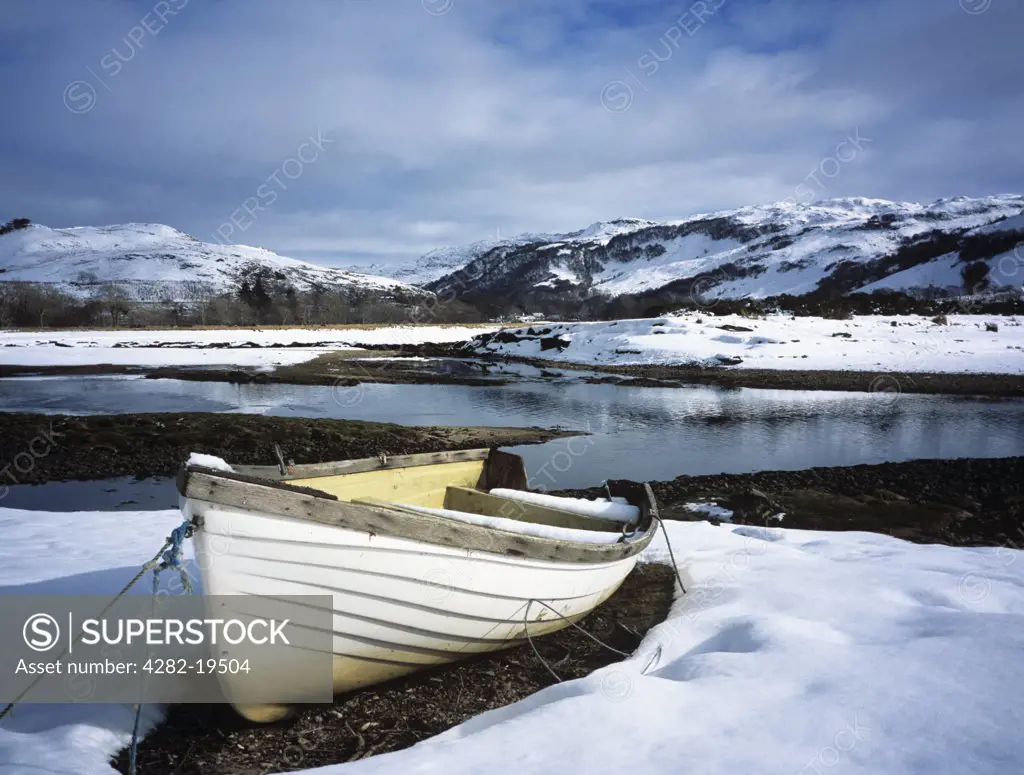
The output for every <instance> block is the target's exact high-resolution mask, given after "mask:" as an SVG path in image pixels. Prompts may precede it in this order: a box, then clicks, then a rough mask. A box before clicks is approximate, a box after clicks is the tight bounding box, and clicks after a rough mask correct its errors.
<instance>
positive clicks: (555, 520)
mask: <svg viewBox="0 0 1024 775" xmlns="http://www.w3.org/2000/svg"><path fill="white" fill-rule="evenodd" d="M444 507H445V508H446V509H451V510H452V511H468V512H469V513H470V514H483V515H484V516H488V517H504V518H505V519H514V520H517V521H519V522H529V523H531V524H534V525H552V526H554V527H567V528H570V529H572V530H593V531H596V532H598V533H621V532H622V528H621V525H617V524H616V523H614V522H609V521H607V520H605V521H603V522H602V521H601V520H598V519H593V518H588V517H585V516H582V515H580V514H574V513H572V512H571V511H563V510H562V509H555V508H551V507H549V506H540V505H537V504H534V503H525V502H523V501H518V500H515V499H514V498H506V497H503V496H501V495H491V494H490V493H486V492H480V491H479V490H471V489H469V488H467V487H449V488H448V493H447V495H445V499H444Z"/></svg>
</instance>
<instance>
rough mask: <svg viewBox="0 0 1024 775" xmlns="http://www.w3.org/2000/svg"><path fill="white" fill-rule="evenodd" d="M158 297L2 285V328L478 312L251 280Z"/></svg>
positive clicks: (298, 321) (444, 317)
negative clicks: (225, 289)
mask: <svg viewBox="0 0 1024 775" xmlns="http://www.w3.org/2000/svg"><path fill="white" fill-rule="evenodd" d="M169 286H170V287H169V288H168V291H167V292H166V294H164V296H165V297H164V298H159V294H158V298H155V299H151V300H145V301H140V300H138V299H136V298H133V294H132V290H133V289H132V288H131V287H130V286H129V285H126V284H119V283H96V284H91V285H88V286H81V285H79V286H78V287H77V290H79V292H78V293H75V294H72V293H69V292H67V291H65V290H61V289H60V288H58V287H56V286H53V285H50V284H46V283H27V282H3V283H0V327H4V328H91V327H101V328H107V327H113V328H133V327H152V326H156V327H161V326H165V327H172V328H178V327H190V326H254V325H296V326H317V325H344V324H352V323H368V324H379V323H391V324H399V323H476V322H480V321H482V320H483V318H482V317H481V315H480V312H479V311H478V310H476V309H475V308H473V307H472V306H470V305H468V304H466V303H465V302H463V301H459V300H439V299H437V298H436V297H433V296H429V295H427V294H423V295H418V296H410V295H406V294H402V293H391V294H386V295H385V294H381V293H379V292H374V291H372V290H368V289H351V290H349V289H345V290H314V291H309V292H300V291H296V290H295V289H294V288H292V287H291V286H284V285H281V286H277V285H275V284H273V283H269V282H264V281H263V280H262V279H260V278H256V279H255V280H254V281H252V282H244V283H242V284H241V285H240V287H239V289H238V291H236V292H233V293H226V294H219V295H213V294H210V293H208V292H207V291H205V290H204V286H203V285H202V284H200V283H172V284H169Z"/></svg>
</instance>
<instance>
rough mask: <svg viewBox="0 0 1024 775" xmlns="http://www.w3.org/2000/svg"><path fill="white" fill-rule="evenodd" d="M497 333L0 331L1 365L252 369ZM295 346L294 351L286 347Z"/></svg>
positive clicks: (405, 329)
mask: <svg viewBox="0 0 1024 775" xmlns="http://www.w3.org/2000/svg"><path fill="white" fill-rule="evenodd" d="M499 327H500V326H490V327H472V328H471V327H467V326H381V327H379V328H322V329H309V328H252V329H245V328H230V329H209V330H190V329H174V330H166V331H126V330H106V331H53V332H48V331H44V332H39V331H0V364H3V365H8V366H14V365H17V366H85V365H95V364H107V363H109V364H114V365H118V366H257V367H268V368H269V367H271V366H284V365H290V364H295V363H301V362H303V361H308V360H310V359H312V358H315V357H316V356H317V355H320V354H321V353H325V352H330V351H332V350H339V349H354V348H358V347H359V346H360V345H377V344H395V345H399V344H424V343H426V342H461V341H465V340H467V339H470V338H471V337H473V336H476V335H477V334H479V333H481V332H483V331H495V330H497V329H498V328H499ZM296 344H298V345H301V346H293V345H296Z"/></svg>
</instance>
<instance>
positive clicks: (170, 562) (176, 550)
mask: <svg viewBox="0 0 1024 775" xmlns="http://www.w3.org/2000/svg"><path fill="white" fill-rule="evenodd" d="M192 530H193V526H192V521H191V520H185V521H184V522H182V523H181V524H180V525H178V526H177V527H176V528H174V530H172V531H171V534H170V535H169V536H167V540H166V541H165V542H164V548H163V549H161V550H160V554H159V555H158V556H159V557H160V562H159V563H158V564H156V565H154V566H153V610H154V613H155V612H156V595H157V592H158V591H159V590H160V574H161V573H162V572H163V571H165V570H168V569H171V568H173V569H174V570H176V571H178V577H179V578H180V579H181V588H182V590H184V594H186V595H188V594H191V592H192V581H191V580H190V579H189V577H188V574H187V573H186V572H185V568H184V567H183V566H182V564H181V550H182V547H183V545H184V543H185V541H186V539H188V537H189V536H190V535H192ZM139 578H141V576H140V577H139ZM136 580H137V579H136ZM122 594H123V593H122ZM147 651H148V649H147ZM139 693H140V694H141V695H142V696H143V697H145V694H146V676H143V677H142V688H141V689H140V691H139ZM143 704H144V703H143V702H142V701H141V699H140V701H139V702H137V703H135V723H134V724H133V725H132V742H131V745H129V746H128V772H129V775H135V763H136V758H137V754H138V748H139V726H140V723H141V721H142V706H143Z"/></svg>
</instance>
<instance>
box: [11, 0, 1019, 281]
mask: <svg viewBox="0 0 1024 775" xmlns="http://www.w3.org/2000/svg"><path fill="white" fill-rule="evenodd" d="M3 5H4V13H3V14H2V15H0V83H2V84H3V86H2V87H0V90H2V96H3V99H2V102H0V104H2V106H3V112H2V120H0V220H6V219H9V218H14V217H27V218H30V219H32V220H33V221H34V222H36V223H42V224H46V225H48V226H52V227H66V226H78V225H104V224H113V223H123V222H154V223H165V224H168V225H171V226H174V227H175V228H178V229H181V230H183V231H186V232H188V233H190V234H193V235H195V236H196V237H198V238H200V239H203V240H207V241H220V242H232V243H241V244H247V245H257V246H260V247H266V248H269V249H271V250H274V251H276V252H278V253H281V254H283V255H288V256H292V257H295V258H302V259H306V260H314V261H320V262H323V263H328V264H332V265H370V264H377V265H382V264H383V265H393V264H396V263H403V262H407V261H410V260H413V259H415V258H416V257H417V256H420V255H422V254H423V253H425V252H427V251H429V250H432V249H434V248H438V247H442V246H447V245H460V244H465V243H469V242H473V241H476V240H483V239H490V238H494V237H496V236H511V235H513V234H516V233H519V232H524V231H532V232H559V231H571V230H575V229H580V228H584V227H585V226H587V225H589V224H591V223H593V222H595V221H599V220H609V219H613V218H620V217H637V218H649V219H652V220H671V219H679V218H683V217H686V216H689V215H692V214H695V213H701V212H710V211H715V210H721V209H727V208H732V207H740V206H744V205H752V204H762V203H767V202H773V201H778V200H783V199H787V198H789V199H792V200H794V201H798V202H810V201H814V200H820V199H826V198H832V197H842V196H869V197H880V198H887V199H896V200H910V201H931V200H934V199H936V198H939V197H947V196H958V195H971V196H981V195H986V194H995V193H1016V192H1022V191H1024V164H1022V163H1021V161H1022V152H1021V145H1020V138H1021V127H1022V126H1024V55H1022V53H1021V48H1020V37H1019V36H1020V31H1021V30H1022V29H1024V3H1021V2H1020V0H704V1H703V2H691V0H684V2H682V3H676V2H664V0H514V1H510V0H291V1H290V2H284V1H283V0H160V1H159V2H156V1H155V0H144V1H141V0H4V4H3Z"/></svg>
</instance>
